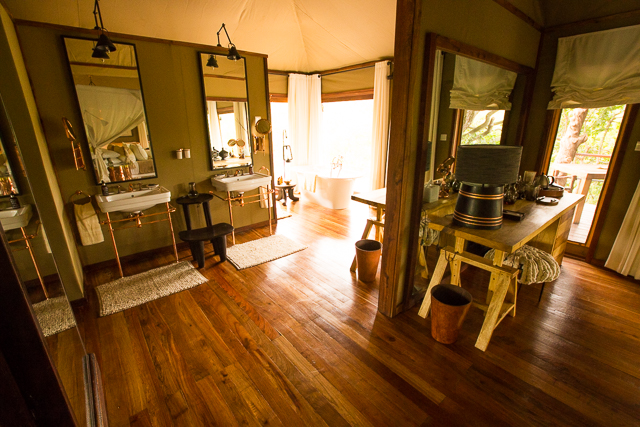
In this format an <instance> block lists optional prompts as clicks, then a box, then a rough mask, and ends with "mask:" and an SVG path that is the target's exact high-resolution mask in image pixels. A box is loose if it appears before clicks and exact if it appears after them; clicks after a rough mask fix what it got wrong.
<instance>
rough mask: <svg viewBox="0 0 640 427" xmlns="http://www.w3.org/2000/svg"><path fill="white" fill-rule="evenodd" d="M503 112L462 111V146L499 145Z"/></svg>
mask: <svg viewBox="0 0 640 427" xmlns="http://www.w3.org/2000/svg"><path fill="white" fill-rule="evenodd" d="M504 113H505V110H483V111H475V110H464V116H463V119H462V137H461V139H460V143H461V144H462V145H475V144H500V139H501V138H502V124H503V123H504Z"/></svg>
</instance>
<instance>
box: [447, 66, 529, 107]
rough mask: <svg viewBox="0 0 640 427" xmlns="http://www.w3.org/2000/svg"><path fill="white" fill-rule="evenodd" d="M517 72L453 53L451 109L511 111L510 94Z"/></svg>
mask: <svg viewBox="0 0 640 427" xmlns="http://www.w3.org/2000/svg"><path fill="white" fill-rule="evenodd" d="M516 77H517V74H516V73H514V72H513V71H508V70H504V69H502V68H498V67H496V66H494V65H489V64H485V63H484V62H480V61H476V60H474V59H469V58H466V57H464V56H460V55H458V56H456V68H455V73H454V76H453V88H452V89H451V103H450V104H449V107H450V108H457V109H461V110H479V111H482V110H510V109H511V102H509V97H510V96H511V91H512V90H513V86H514V85H515V84H516Z"/></svg>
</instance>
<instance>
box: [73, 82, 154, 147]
mask: <svg viewBox="0 0 640 427" xmlns="http://www.w3.org/2000/svg"><path fill="white" fill-rule="evenodd" d="M76 91H77V93H78V100H79V102H80V110H81V111H82V119H83V120H84V125H85V128H86V130H87V138H88V139H89V144H90V145H91V146H92V147H94V148H100V147H104V146H105V145H107V144H109V143H110V142H111V141H113V140H115V139H116V138H118V137H119V136H120V135H122V134H123V133H125V132H128V131H129V130H131V129H132V128H134V127H136V126H138V125H139V124H140V123H142V122H143V121H144V106H143V104H142V94H141V93H140V91H139V90H134V89H119V88H113V87H103V86H89V85H77V86H76Z"/></svg>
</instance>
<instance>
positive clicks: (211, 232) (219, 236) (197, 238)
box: [178, 222, 233, 268]
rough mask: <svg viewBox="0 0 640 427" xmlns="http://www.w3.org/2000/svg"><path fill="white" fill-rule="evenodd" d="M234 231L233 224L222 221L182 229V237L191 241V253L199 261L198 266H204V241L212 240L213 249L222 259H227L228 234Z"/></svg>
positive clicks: (180, 234) (186, 240)
mask: <svg viewBox="0 0 640 427" xmlns="http://www.w3.org/2000/svg"><path fill="white" fill-rule="evenodd" d="M232 232H233V227H232V226H231V224H227V223H226V222H221V223H219V224H215V225H212V226H210V227H204V228H197V229H195V230H185V231H181V232H180V233H179V234H178V235H179V236H180V239H181V240H183V241H185V242H189V248H190V249H191V255H192V256H193V259H194V260H196V261H198V268H202V267H204V242H205V240H210V241H211V244H212V245H213V250H214V252H215V254H216V255H218V256H219V257H220V261H221V262H222V261H226V259H227V235H228V234H231V233H232Z"/></svg>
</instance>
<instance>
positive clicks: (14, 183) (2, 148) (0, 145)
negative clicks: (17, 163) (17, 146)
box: [0, 133, 22, 198]
mask: <svg viewBox="0 0 640 427" xmlns="http://www.w3.org/2000/svg"><path fill="white" fill-rule="evenodd" d="M0 152H1V153H2V154H4V157H5V159H6V164H7V165H8V168H9V174H8V175H7V176H8V177H9V178H10V179H11V187H12V188H13V194H15V195H16V196H20V195H22V193H21V192H20V186H19V185H18V180H17V179H16V172H15V169H14V167H13V163H12V162H11V159H10V157H11V155H10V154H9V152H8V150H7V146H6V145H5V140H4V139H3V135H2V134H1V133H0ZM14 154H15V153H14ZM3 197H11V193H9V194H3V192H0V198H3Z"/></svg>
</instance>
